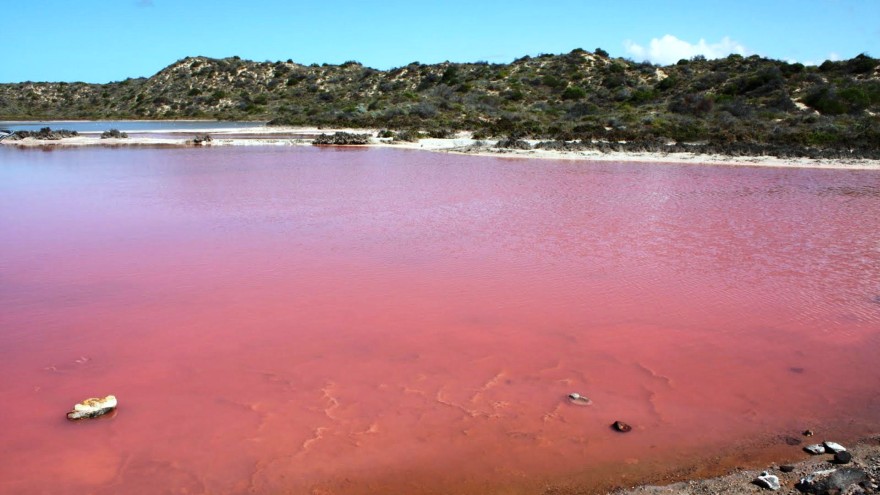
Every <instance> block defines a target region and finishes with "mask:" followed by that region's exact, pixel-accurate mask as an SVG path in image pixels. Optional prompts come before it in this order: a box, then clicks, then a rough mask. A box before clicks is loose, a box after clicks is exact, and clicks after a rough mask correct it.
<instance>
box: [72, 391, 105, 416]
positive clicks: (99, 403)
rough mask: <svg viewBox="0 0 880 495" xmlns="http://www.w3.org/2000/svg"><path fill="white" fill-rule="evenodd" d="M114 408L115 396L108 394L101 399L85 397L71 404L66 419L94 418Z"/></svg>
mask: <svg viewBox="0 0 880 495" xmlns="http://www.w3.org/2000/svg"><path fill="white" fill-rule="evenodd" d="M114 409H116V396H113V395H108V396H107V397H104V398H103V399H98V398H91V399H86V400H84V401H82V402H80V403H79V404H76V405H75V406H73V411H70V412H69V413H67V419H83V418H94V417H96V416H101V415H102V414H107V413H108V412H110V411H112V410H114Z"/></svg>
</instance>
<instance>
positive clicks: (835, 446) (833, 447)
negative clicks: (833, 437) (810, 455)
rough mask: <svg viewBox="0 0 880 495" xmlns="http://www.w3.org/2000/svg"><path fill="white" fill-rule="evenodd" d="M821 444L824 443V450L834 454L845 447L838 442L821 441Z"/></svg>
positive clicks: (842, 450)
mask: <svg viewBox="0 0 880 495" xmlns="http://www.w3.org/2000/svg"><path fill="white" fill-rule="evenodd" d="M823 444H824V445H825V452H833V453H835V454H836V453H838V452H845V451H846V447H844V446H843V445H840V444H839V443H835V442H823Z"/></svg>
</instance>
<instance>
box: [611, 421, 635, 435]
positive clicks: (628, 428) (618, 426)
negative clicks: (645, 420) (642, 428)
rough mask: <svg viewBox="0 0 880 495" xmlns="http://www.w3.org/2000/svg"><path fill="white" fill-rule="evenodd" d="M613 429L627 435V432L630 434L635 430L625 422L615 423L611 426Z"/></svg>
mask: <svg viewBox="0 0 880 495" xmlns="http://www.w3.org/2000/svg"><path fill="white" fill-rule="evenodd" d="M611 427H612V428H614V429H615V430H617V431H619V432H621V433H626V432H628V431H632V429H633V427H632V426H630V425H628V424H626V423H624V422H623V421H615V422H614V423H613V424H612V425H611Z"/></svg>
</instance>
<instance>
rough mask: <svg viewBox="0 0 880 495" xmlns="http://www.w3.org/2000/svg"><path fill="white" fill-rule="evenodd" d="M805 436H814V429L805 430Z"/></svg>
mask: <svg viewBox="0 0 880 495" xmlns="http://www.w3.org/2000/svg"><path fill="white" fill-rule="evenodd" d="M804 436H805V437H811V436H813V430H804Z"/></svg>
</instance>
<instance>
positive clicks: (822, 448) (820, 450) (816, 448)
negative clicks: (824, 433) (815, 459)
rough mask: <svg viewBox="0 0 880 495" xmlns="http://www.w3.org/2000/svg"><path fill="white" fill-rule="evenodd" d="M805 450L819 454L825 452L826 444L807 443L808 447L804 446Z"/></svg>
mask: <svg viewBox="0 0 880 495" xmlns="http://www.w3.org/2000/svg"><path fill="white" fill-rule="evenodd" d="M804 450H806V451H807V452H809V453H811V454H813V455H819V454H824V453H825V446H824V445H822V444H821V443H815V444H813V445H807V446H806V447H804Z"/></svg>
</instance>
